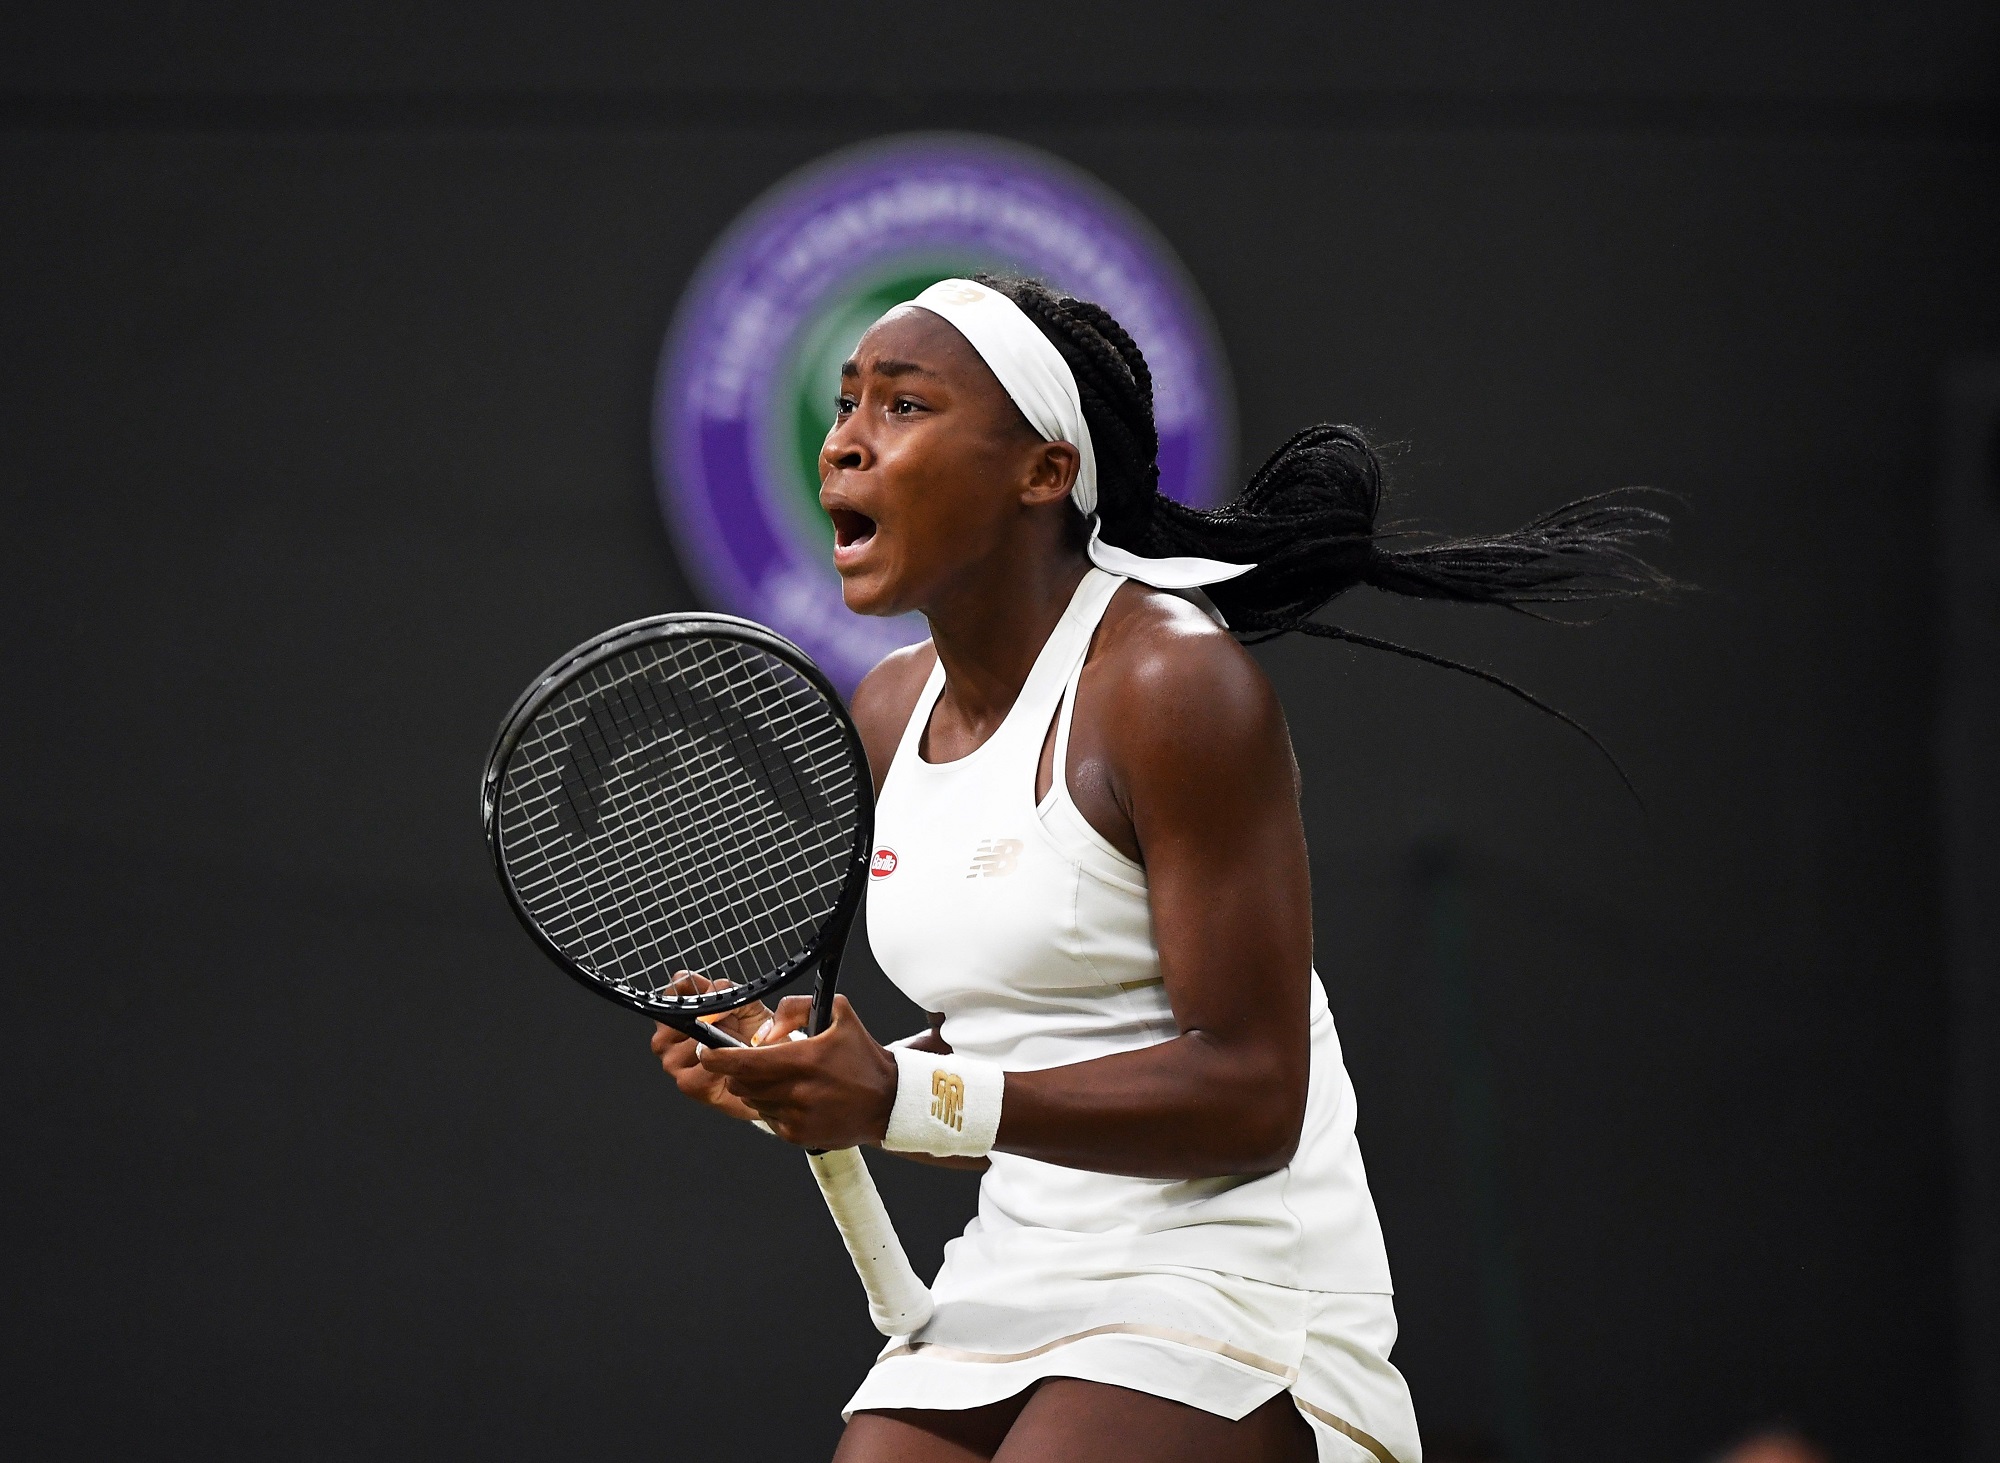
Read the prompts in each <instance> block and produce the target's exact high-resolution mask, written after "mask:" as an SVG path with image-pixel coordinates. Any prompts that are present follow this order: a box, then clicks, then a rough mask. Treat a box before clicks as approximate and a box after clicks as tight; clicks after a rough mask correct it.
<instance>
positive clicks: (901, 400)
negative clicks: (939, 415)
mask: <svg viewBox="0 0 2000 1463" xmlns="http://www.w3.org/2000/svg"><path fill="white" fill-rule="evenodd" d="M922 410H923V408H922V407H920V406H918V405H917V403H916V402H914V401H911V400H910V399H909V398H908V397H907V396H899V397H897V398H896V407H895V411H896V415H897V416H899V417H906V416H908V415H909V414H910V413H911V412H913V411H922Z"/></svg>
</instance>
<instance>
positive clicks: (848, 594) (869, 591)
mask: <svg viewBox="0 0 2000 1463" xmlns="http://www.w3.org/2000/svg"><path fill="white" fill-rule="evenodd" d="M840 599H841V603H843V604H845V605H846V606H847V608H848V609H849V610H850V611H852V612H853V613H854V614H857V615H894V614H900V613H901V612H902V607H901V606H900V605H899V604H898V603H897V602H896V594H895V590H894V586H893V585H892V584H891V582H890V580H889V576H888V575H886V574H884V573H883V572H882V571H881V570H880V569H876V568H872V567H871V568H866V569H864V568H860V567H858V566H857V567H855V568H852V569H849V568H846V567H842V569H841V571H840Z"/></svg>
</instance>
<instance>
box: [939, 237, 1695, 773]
mask: <svg viewBox="0 0 2000 1463" xmlns="http://www.w3.org/2000/svg"><path fill="white" fill-rule="evenodd" d="M977 279H978V281H979V283H981V284H983V285H985V286H987V287H988V288H989V289H994V290H998V291H999V292H1000V293H1002V294H1004V295H1006V296H1007V298H1008V299H1010V300H1012V301H1013V302H1014V303H1015V304H1016V305H1018V306H1020V308H1021V310H1022V311H1023V312H1024V313H1025V314H1026V315H1027V317H1028V318H1029V319H1030V320H1032V321H1034V322H1035V324H1036V325H1037V326H1038V327H1040V329H1041V331H1042V334H1044V335H1045V336H1047V337H1048V338H1049V341H1050V342H1051V343H1052V344H1053V345H1054V346H1055V348H1056V349H1057V350H1058V351H1060V352H1061V353H1062V357H1063V359H1064V360H1065V361H1067V362H1068V363H1069V368H1070V371H1071V373H1072V374H1073V375H1074V376H1075V377H1076V385H1077V391H1078V393H1079V395H1080V396H1081V397H1082V399H1083V414H1084V418H1085V420H1086V421H1087V422H1088V423H1089V426H1090V436H1091V444H1092V446H1093V448H1094V449H1095V451H1096V455H1097V511H1098V515H1099V517H1100V518H1101V519H1102V520H1103V532H1104V539H1105V541H1106V542H1107V543H1112V544H1116V545H1117V546H1118V547H1120V548H1123V549H1129V550H1131V551H1132V552H1133V553H1137V554H1144V555H1147V556H1148V557H1160V556H1167V555H1181V554H1191V555H1196V556H1198V557H1201V558H1206V559H1223V560H1228V561H1231V562H1236V563H1242V562H1246V561H1248V562H1253V563H1255V564H1256V566H1257V567H1256V568H1255V569H1253V570H1251V571H1250V572H1249V573H1248V574H1242V575H1239V576H1238V577H1236V578H1235V579H1230V580H1225V581H1224V582H1223V583H1221V584H1213V585H1210V586H1208V588H1207V591H1206V593H1207V594H1208V596H1209V598H1210V599H1212V600H1213V601H1214V602H1215V606H1216V608H1217V609H1219V610H1221V611H1222V613H1223V615H1224V616H1225V617H1226V618H1227V619H1228V621H1229V625H1230V628H1231V629H1232V630H1234V631H1235V632H1236V633H1237V634H1238V635H1240V636H1242V637H1243V638H1244V639H1245V640H1246V641H1248V642H1250V643H1253V644H1254V643H1256V642H1258V641H1262V640H1269V639H1273V638H1275V637H1277V636H1279V635H1287V634H1291V633H1294V632H1298V633H1302V634H1307V635H1314V636H1320V637H1323V638H1327V639H1336V640H1346V641H1348V642H1350V643H1352V644H1355V645H1363V646H1367V647H1369V648H1372V649H1378V650H1388V651H1393V652H1395V653H1396V654H1398V655H1406V656H1410V657H1411V658H1413V659H1416V660H1421V661H1424V662H1426V663H1427V664H1431V665H1438V666H1444V667H1446V668H1448V669H1451V670H1457V671H1462V672H1464V673H1466V674H1467V675H1472V676H1477V677H1478V678H1479V679H1481V680H1483V681H1486V682H1488V683H1490V684H1492V685H1495V686H1499V687H1500V688H1501V689H1503V690H1506V691H1508V692H1511V693H1512V694H1513V695H1515V696H1518V697H1520V698H1521V699H1522V700H1524V701H1526V702H1528V703H1529V704H1530V705H1533V706H1535V707H1538V708H1539V709H1541V710H1543V711H1546V712H1548V713H1549V714H1550V715H1552V716H1555V717H1557V718H1559V719H1560V720H1562V721H1564V722H1567V723H1568V724H1569V725H1570V726H1572V727H1575V728H1576V730H1578V731H1580V732H1582V733H1583V735H1584V736H1586V737H1589V738H1590V740H1591V742H1592V743H1594V744H1596V745H1597V747H1598V750H1599V751H1604V750H1605V749H1604V747H1603V744H1602V743H1600V742H1598V741H1597V738H1595V737H1594V736H1591V735H1590V732H1589V730H1588V729H1586V728H1585V727H1583V726H1581V725H1579V724H1578V723H1577V722H1576V721H1574V720H1572V719H1571V718H1570V717H1568V716H1565V715H1564V714H1563V713H1562V712H1560V711H1558V710H1556V709H1555V708H1554V707H1552V706H1549V705H1547V704H1545V703H1544V702H1542V701H1540V700H1538V699H1537V698H1536V697H1534V696H1532V695H1530V694H1529V693H1528V692H1526V691H1524V690H1522V689H1521V688H1520V687H1519V686H1516V685H1514V684H1513V683H1512V682H1510V681H1507V680H1504V679H1502V678H1501V677H1499V676H1496V675H1493V674H1492V673H1490V672H1488V671H1483V670H1480V669H1478V668H1477V667H1474V666H1468V665H1462V664H1460V663H1459V662H1457V661H1453V660H1447V659H1445V658H1444V657H1442V656H1437V655H1432V654H1430V653H1429V652H1427V651H1421V650H1415V649H1412V648H1410V647H1408V646H1403V645H1397V644H1394V643H1393V642H1390V641H1386V640H1378V639H1375V638H1374V637H1372V636H1366V635H1358V634H1355V633H1353V632H1351V631H1347V630H1343V629H1341V628H1340V627H1338V626H1336V625H1329V624H1326V623H1324V622H1322V621H1318V620H1315V619H1314V618H1313V616H1314V615H1316V614H1317V613H1318V612H1319V611H1320V610H1322V609H1324V608H1325V607H1326V606H1327V605H1328V604H1329V603H1331V602H1332V601H1333V600H1335V599H1337V598H1338V597H1339V596H1340V595H1342V594H1345V593H1346V592H1347V591H1348V590H1350V589H1352V588H1354V587H1355V586H1356V585H1360V584H1366V585H1371V586H1373V587H1374V588H1376V589H1381V590H1386V591H1388V592H1390V593H1392V594H1405V595H1415V596H1419V597H1422V598H1426V599H1448V600H1458V601H1460V602H1462V603H1467V604H1491V605H1502V606H1505V607H1506V608H1509V609H1513V610H1520V611H1526V612H1529V613H1533V612H1534V611H1533V608H1532V607H1534V606H1537V605H1558V604H1569V603H1575V602H1577V601H1582V600H1603V599H1629V598H1653V597H1661V596H1664V595H1665V594H1666V593H1667V592H1669V591H1671V590H1672V589H1674V588H1675V587H1676V586H1675V584H1674V582H1673V580H1672V579H1670V578H1669V577H1668V576H1667V575H1666V574H1664V573H1662V572H1661V571H1660V570H1658V569H1656V568H1654V567H1653V566H1652V565H1651V564H1648V563H1647V562H1646V561H1645V560H1644V559H1642V558H1641V557H1639V554H1638V552H1637V548H1636V546H1637V545H1638V544H1639V543H1641V542H1642V541H1643V540H1645V539H1647V538H1652V537H1658V536H1660V535H1662V534H1663V533H1664V532H1665V530H1666V528H1667V519H1666V516H1665V515H1664V514H1662V513H1659V512H1657V511H1655V510H1653V509H1651V508H1647V507H1644V506H1641V505H1639V504H1637V503H1634V502H1632V501H1630V497H1629V494H1628V493H1624V492H1615V491H1614V492H1610V493H1599V494H1595V495H1593V496H1591V497H1587V498H1580V499H1578V500H1576V501H1575V502H1572V503H1566V504H1564V505H1563V506H1562V507H1560V508H1557V509H1555V510H1554V511H1553V512H1549V513H1545V514H1543V515H1542V516H1541V517H1539V518H1536V519H1534V520H1533V521H1532V522H1529V523H1526V524H1523V525H1522V526H1521V527H1520V528H1517V529H1515V530H1513V531H1512V532H1511V533H1500V534H1489V535H1484V536H1481V537H1474V538H1440V537H1430V536H1418V535H1413V534H1398V535H1394V536H1393V539H1392V537H1391V536H1389V535H1386V534H1384V533H1382V532H1380V531H1378V529H1377V525H1376V515H1377V513H1378V512H1379V510H1380V508H1381V506H1382V465H1381V462H1380V460H1379V459H1378V458H1377V456H1376V454H1375V449H1374V448H1373V447H1372V446H1371V445H1370V444H1369V441H1368V437H1367V435H1366V434H1365V433H1364V432H1363V431H1362V430H1361V429H1360V428H1359V427H1342V426H1333V425H1330V424H1326V423H1322V424H1320V425H1319V426H1314V427H1307V428H1306V429H1305V430H1304V431H1303V432H1300V433H1298V434H1296V435H1295V436H1293V437H1292V438H1291V440H1290V441H1288V442H1286V443H1285V444H1284V445H1283V446H1281V447H1279V448H1278V450H1277V451H1276V452H1273V453H1272V454H1271V456H1270V457H1269V458H1268V459H1267V460H1266V461H1265V463H1264V465H1263V466H1262V467H1260V468H1259V469H1257V472H1256V474H1255V475H1254V476H1253V477H1252V478H1251V479H1250V481H1249V483H1248V484H1247V485H1246V486H1245V487H1244V488H1243V490H1242V491H1241V492H1240V493H1238V494H1237V495H1236V497H1235V498H1233V499H1232V500H1231V501H1229V502H1228V503H1225V504H1224V505H1223V506H1221V507H1220V508H1215V509H1202V508H1190V507H1188V506H1187V505H1186V504H1183V503H1177V502H1175V501H1174V500H1173V499H1171V498H1168V497H1164V496H1162V495H1161V493H1160V491H1159V480H1160V469H1159V463H1158V461H1157V458H1158V455H1159V449H1160V434H1159V430H1158V428H1157V427H1156V426H1155V425H1154V422H1153V373H1152V371H1151V370H1150V369H1149V368H1148V367H1147V365H1146V357H1145V355H1144V354H1143V353H1142V352H1141V351H1140V349H1139V346H1138V344H1137V342H1135V341H1134V340H1133V339H1132V337H1131V336H1130V335H1129V334H1127V333H1126V331H1125V329H1124V327H1123V326H1121V325H1120V324H1119V323H1118V322H1117V321H1116V320H1114V319H1112V318H1111V313H1110V312H1109V311H1108V310H1106V309H1105V308H1104V307H1103V306H1101V305H1096V304H1093V303H1091V302H1090V301H1088V300H1079V299H1075V298H1073V297H1072V296H1069V295H1065V294H1061V293H1059V292H1057V291H1055V290H1052V289H1050V288H1049V287H1048V286H1047V285H1045V284H1042V283H1041V282H1039V281H1037V280H1031V279H1021V278H1017V277H1014V276H1011V275H986V274H982V275H979V276H977ZM1605 755H1606V757H1610V753H1609V752H1608V751H1606V752H1605ZM1612 765H1613V766H1614V767H1615V766H1617V761H1616V759H1615V758H1613V759H1612ZM1619 776H1620V777H1624V769H1623V768H1619ZM1626 785H1627V786H1628V787H1629V786H1630V785H1631V783H1630V779H1629V778H1628V779H1626Z"/></svg>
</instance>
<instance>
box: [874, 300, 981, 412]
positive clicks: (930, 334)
mask: <svg viewBox="0 0 2000 1463" xmlns="http://www.w3.org/2000/svg"><path fill="white" fill-rule="evenodd" d="M887 363H895V364H897V365H903V366H917V367H921V368H922V369H923V370H925V371H928V372H930V373H931V374H932V375H935V376H940V377H943V378H945V379H947V380H952V381H959V382H964V383H966V384H968V385H969V384H971V383H972V382H974V381H978V380H979V378H981V377H984V378H985V380H986V381H988V382H991V383H992V385H993V389H994V390H996V391H997V390H999V389H1000V382H999V380H998V379H997V378H995V376H994V375H993V372H992V371H991V370H989V369H988V368H987V365H986V362H985V361H984V360H982V359H981V358H980V355H979V352H978V351H976V350H974V349H973V348H972V343H971V342H970V341H968V340H967V339H966V338H965V337H964V336H963V335H960V334H959V333H958V330H957V329H956V327H954V326H953V325H952V324H951V323H950V322H949V321H947V320H946V319H944V317H943V316H941V315H933V314H932V313H931V312H930V311H929V310H926V309H923V308H922V307H920V306H917V305H898V306H897V307H896V308H895V309H893V310H891V311H890V312H889V313H888V314H886V315H884V316H883V317H882V318H881V319H880V320H877V321H876V322H875V323H874V324H873V325H871V326H869V327H868V328H867V329H866V330H864V331H863V332H862V333H861V339H860V340H859V341H858V342H857V343H856V344H855V347H854V353H853V355H851V356H850V357H848V364H850V365H852V366H854V367H855V368H856V369H858V370H860V371H862V372H864V373H866V372H869V371H873V370H877V369H880V368H881V367H882V366H883V365H884V364H887Z"/></svg>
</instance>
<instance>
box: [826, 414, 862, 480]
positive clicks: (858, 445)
mask: <svg viewBox="0 0 2000 1463" xmlns="http://www.w3.org/2000/svg"><path fill="white" fill-rule="evenodd" d="M869 457H870V454H869V451H868V444H867V442H866V441H864V440H863V438H862V436H861V434H860V433H859V432H857V431H856V430H855V429H854V419H853V418H852V417H849V418H848V419H847V420H846V421H844V422H835V423H834V424H833V430H832V431H830V432H828V433H827V434H826V441H825V442H824V443H823V444H821V446H820V449H819V472H820V476H821V477H825V476H826V475H827V474H828V473H830V472H832V471H833V470H834V469H835V468H836V467H842V468H847V469H849V470H850V471H853V470H858V469H860V468H863V467H865V466H867V465H868V461H869Z"/></svg>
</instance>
